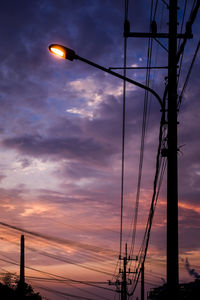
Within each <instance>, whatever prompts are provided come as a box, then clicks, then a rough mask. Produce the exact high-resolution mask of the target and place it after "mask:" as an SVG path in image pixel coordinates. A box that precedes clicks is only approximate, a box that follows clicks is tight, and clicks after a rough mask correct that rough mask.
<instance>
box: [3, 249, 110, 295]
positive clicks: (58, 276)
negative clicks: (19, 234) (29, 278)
mask: <svg viewBox="0 0 200 300" xmlns="http://www.w3.org/2000/svg"><path fill="white" fill-rule="evenodd" d="M1 255H2V254H1ZM2 256H4V257H5V255H2ZM8 259H9V260H8ZM8 259H2V258H1V259H0V261H3V262H6V263H10V264H12V265H15V266H19V265H20V264H19V263H17V262H15V261H14V260H13V259H10V258H8ZM25 268H26V269H29V270H32V271H36V272H39V273H41V274H45V275H48V276H52V277H56V278H59V279H65V280H68V284H69V285H71V284H75V283H79V284H84V285H87V286H92V287H95V288H100V289H103V290H107V291H110V292H115V291H114V290H112V289H109V288H105V287H101V286H98V285H95V284H92V283H87V282H84V281H81V280H74V279H70V278H67V277H64V276H60V275H57V274H53V273H50V272H46V271H42V270H39V269H37V268H33V267H29V266H25ZM76 288H77V289H79V290H81V291H83V292H85V293H89V294H92V295H93V296H97V297H98V295H97V294H95V293H92V292H90V291H88V290H83V289H82V288H80V287H77V286H76ZM102 299H104V298H103V297H102ZM105 299H106V298H105Z"/></svg>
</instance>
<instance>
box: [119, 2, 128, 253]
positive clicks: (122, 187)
mask: <svg viewBox="0 0 200 300" xmlns="http://www.w3.org/2000/svg"><path fill="white" fill-rule="evenodd" d="M128 7H129V0H125V14H124V29H125V27H126V26H127V22H128ZM126 63H127V37H125V36H124V62H123V64H124V65H123V67H124V69H123V76H124V77H126ZM125 132H126V81H125V80H124V81H123V110H122V158H121V214H120V254H119V255H120V257H121V255H122V241H123V239H122V234H123V207H124V168H125Z"/></svg>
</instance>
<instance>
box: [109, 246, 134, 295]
mask: <svg viewBox="0 0 200 300" xmlns="http://www.w3.org/2000/svg"><path fill="white" fill-rule="evenodd" d="M119 259H120V260H123V269H121V268H120V269H119V274H122V281H120V280H117V281H115V282H111V281H109V282H108V283H109V285H115V286H116V287H117V292H119V293H120V294H121V300H127V294H128V293H127V292H128V291H127V285H130V284H132V281H131V280H129V281H127V274H135V272H131V270H130V268H129V269H128V271H127V265H128V262H129V261H133V260H137V257H136V258H131V257H130V256H129V257H128V256H127V244H125V256H124V257H123V258H122V257H121V256H119ZM119 286H121V288H119Z"/></svg>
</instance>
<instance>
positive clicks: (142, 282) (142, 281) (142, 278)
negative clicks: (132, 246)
mask: <svg viewBox="0 0 200 300" xmlns="http://www.w3.org/2000/svg"><path fill="white" fill-rule="evenodd" d="M141 300H144V262H143V263H142V266H141Z"/></svg>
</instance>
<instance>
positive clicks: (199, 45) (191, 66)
mask: <svg viewBox="0 0 200 300" xmlns="http://www.w3.org/2000/svg"><path fill="white" fill-rule="evenodd" d="M199 47H200V40H199V42H198V44H197V47H196V49H195V52H194V55H193V58H192V61H191V64H190V67H189V70H188V73H187V76H186V79H185V82H184V85H183V88H182V91H181V93H180V96H179V102H178V108H180V105H181V103H182V99H183V95H184V92H185V89H186V87H187V85H188V81H189V78H190V75H191V72H192V68H193V66H194V63H195V60H196V57H197V54H198V51H199Z"/></svg>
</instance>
